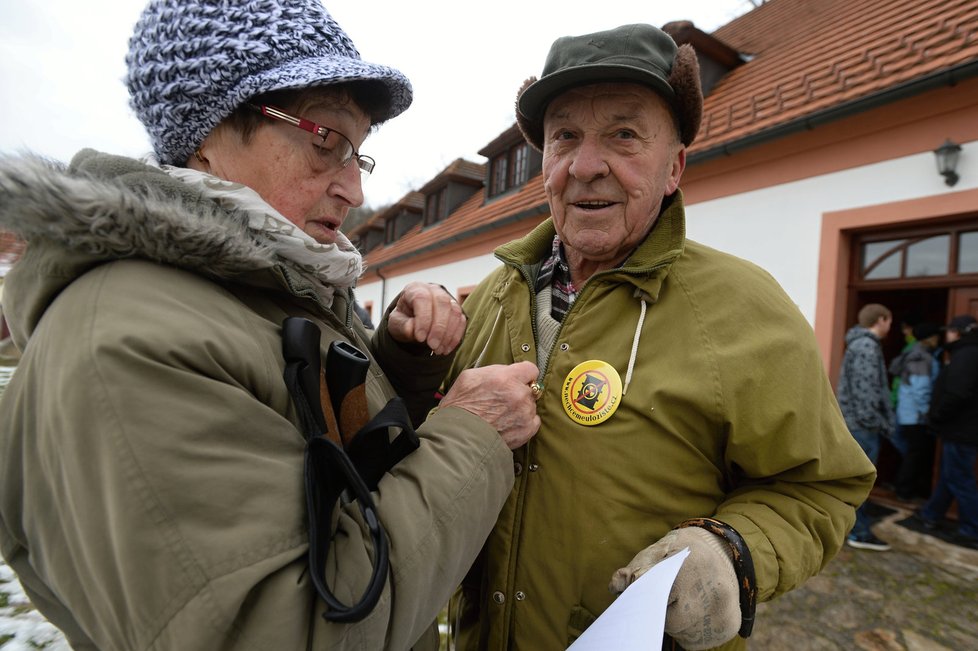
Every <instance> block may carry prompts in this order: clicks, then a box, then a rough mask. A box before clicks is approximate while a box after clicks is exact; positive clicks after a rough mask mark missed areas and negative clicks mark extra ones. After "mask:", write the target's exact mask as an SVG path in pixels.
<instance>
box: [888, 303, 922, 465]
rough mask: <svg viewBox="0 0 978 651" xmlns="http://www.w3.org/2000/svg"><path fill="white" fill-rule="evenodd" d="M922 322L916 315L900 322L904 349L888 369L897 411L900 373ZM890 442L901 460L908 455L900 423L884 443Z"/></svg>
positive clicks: (908, 316) (891, 396)
mask: <svg viewBox="0 0 978 651" xmlns="http://www.w3.org/2000/svg"><path fill="white" fill-rule="evenodd" d="M919 322H920V319H919V318H918V317H917V316H916V315H915V314H909V315H906V316H904V317H903V319H901V320H900V332H901V333H902V334H903V341H904V344H903V348H901V349H900V353H899V354H898V355H897V356H896V357H894V358H893V359H892V360H890V366H889V368H888V369H887V370H888V372H889V374H890V376H891V379H890V398H891V399H892V401H893V408H894V410H895V409H896V405H897V399H898V397H899V394H900V373H901V371H902V369H903V360H904V358H905V357H906V355H907V353H908V352H910V350H911V349H913V345H914V344H915V343H917V340H916V339H914V336H913V327H914V326H915V325H916V324H917V323H919ZM886 441H888V442H889V443H890V445H892V446H893V448H894V449H895V450H896V451H897V452H898V453H899V454H900V458H901V459H903V456H904V455H905V454H906V453H907V439H906V437H905V436H904V435H903V431H902V430H901V428H900V423H897V424H896V427H894V429H893V436H891V437H890V438H889V439H885V440H884V442H886Z"/></svg>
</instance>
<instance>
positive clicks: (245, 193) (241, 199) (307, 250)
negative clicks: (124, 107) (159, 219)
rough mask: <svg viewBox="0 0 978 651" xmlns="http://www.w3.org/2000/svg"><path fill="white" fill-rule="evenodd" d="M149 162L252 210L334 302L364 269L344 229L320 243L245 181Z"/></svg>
mask: <svg viewBox="0 0 978 651" xmlns="http://www.w3.org/2000/svg"><path fill="white" fill-rule="evenodd" d="M144 162H145V163H147V164H149V165H153V166H154V167H159V168H160V169H162V170H163V171H164V172H166V173H167V174H169V175H170V176H172V177H174V178H177V179H180V180H181V181H183V182H184V183H186V184H187V185H189V186H191V187H193V188H194V189H196V190H198V191H199V192H200V193H201V194H202V195H203V196H205V197H207V198H208V199H212V200H214V201H216V202H217V203H219V204H220V205H221V207H223V208H225V209H227V210H235V211H237V212H240V213H244V214H245V215H247V217H248V228H249V229H250V230H251V231H252V232H253V233H254V234H255V235H256V236H257V237H258V238H260V239H261V241H262V243H263V244H265V245H267V246H268V247H269V248H270V249H272V251H273V252H274V253H275V254H276V255H277V256H278V258H279V259H280V260H281V261H282V262H283V263H284V264H286V265H288V266H289V267H290V268H292V269H294V270H295V271H296V272H298V273H299V274H300V275H301V276H302V277H304V278H306V279H307V280H309V281H311V282H312V284H313V286H314V287H315V289H316V293H317V294H318V295H319V297H320V298H321V299H322V301H323V302H324V303H325V304H326V305H331V304H332V302H333V292H334V290H336V289H346V288H348V287H354V286H355V285H356V281H357V278H359V277H360V275H361V274H362V273H363V259H362V258H361V256H360V252H359V251H357V249H356V247H355V246H353V244H352V243H351V242H350V240H349V239H347V237H346V235H344V234H343V233H341V232H339V231H337V232H336V242H335V243H334V244H320V243H319V242H317V241H316V240H314V239H313V238H312V237H310V236H309V235H307V234H306V233H305V232H303V231H302V230H300V229H299V228H297V227H296V225H295V224H293V223H292V222H291V221H289V219H288V218H287V217H285V216H284V215H282V213H280V212H278V211H277V210H275V209H274V208H272V207H271V206H270V205H268V203H267V202H266V201H265V200H264V199H262V198H261V196H260V195H259V194H258V193H257V192H255V191H254V190H252V189H251V188H249V187H248V186H246V185H242V184H240V183H234V182H231V181H225V180H224V179H221V178H219V177H217V176H214V175H212V174H207V173H206V172H200V171H197V170H193V169H190V168H186V167H174V166H173V165H160V164H159V162H158V161H157V160H156V157H155V156H153V155H150V156H147V157H146V158H144Z"/></svg>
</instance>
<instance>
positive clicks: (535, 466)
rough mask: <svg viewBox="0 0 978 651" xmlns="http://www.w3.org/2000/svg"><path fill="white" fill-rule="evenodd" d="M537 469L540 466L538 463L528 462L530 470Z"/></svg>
mask: <svg viewBox="0 0 978 651" xmlns="http://www.w3.org/2000/svg"><path fill="white" fill-rule="evenodd" d="M539 469H540V466H539V465H538V464H535V463H531V464H530V472H536V471H537V470H539Z"/></svg>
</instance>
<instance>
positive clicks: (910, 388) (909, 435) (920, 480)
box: [891, 321, 941, 502]
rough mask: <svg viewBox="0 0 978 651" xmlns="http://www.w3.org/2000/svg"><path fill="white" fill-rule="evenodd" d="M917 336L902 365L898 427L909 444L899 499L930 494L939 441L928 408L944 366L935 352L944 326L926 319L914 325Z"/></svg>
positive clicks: (901, 470) (900, 475) (901, 471)
mask: <svg viewBox="0 0 978 651" xmlns="http://www.w3.org/2000/svg"><path fill="white" fill-rule="evenodd" d="M913 336H914V339H915V340H916V343H914V345H913V347H912V348H911V349H910V350H909V351H908V352H907V353H906V354H905V355H902V361H901V363H900V364H899V373H900V388H899V389H898V394H897V395H898V398H897V404H896V419H897V420H896V422H897V429H899V430H900V432H901V433H902V436H903V439H904V440H905V441H906V444H907V447H906V452H905V453H904V455H903V458H902V459H901V461H900V468H899V471H898V472H897V477H896V483H895V489H896V495H897V498H898V499H900V500H903V501H905V502H912V501H913V500H914V499H916V498H927V497H929V496H930V488H931V483H932V473H931V468H932V467H933V466H934V445H935V443H936V442H935V440H934V437H933V435H932V434H931V433H930V432H929V431H928V429H927V410H928V409H929V408H930V395H931V390H932V389H933V386H934V380H935V379H936V378H937V371H938V370H939V367H940V365H939V364H938V362H937V358H936V357H935V354H936V351H937V349H938V346H939V344H940V341H941V328H940V326H938V325H937V324H936V323H930V322H926V321H925V322H923V323H918V324H917V325H915V326H914V328H913ZM893 366H894V365H893V364H891V368H893Z"/></svg>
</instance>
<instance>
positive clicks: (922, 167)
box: [357, 141, 978, 323]
mask: <svg viewBox="0 0 978 651" xmlns="http://www.w3.org/2000/svg"><path fill="white" fill-rule="evenodd" d="M938 144H939V143H938ZM958 174H959V176H960V177H961V179H960V180H959V181H958V183H957V185H955V186H953V187H948V186H947V185H945V184H944V178H943V177H942V176H940V175H939V174H938V173H937V165H936V162H935V159H934V155H933V154H932V153H930V152H927V153H923V154H917V155H914V156H907V157H904V158H899V159H894V160H891V161H886V162H883V163H876V164H873V165H866V166H863V167H858V168H854V169H850V170H845V171H842V172H835V173H832V174H825V175H822V176H817V177H812V178H810V179H805V180H802V181H795V182H792V183H786V184H783V185H779V186H775V187H770V188H765V189H763V190H757V191H753V192H745V193H743V194H738V195H732V196H728V197H723V198H722V199H715V200H713V201H705V202H702V203H698V204H695V205H693V206H690V207H688V208H687V224H686V234H687V237H689V238H690V239H693V240H696V241H698V242H701V243H703V244H706V245H708V246H712V247H714V248H717V249H720V250H723V251H726V252H728V253H732V254H733V255H736V256H739V257H742V258H745V259H747V260H750V261H752V262H754V263H756V264H758V265H760V266H761V267H763V268H765V269H767V270H768V271H769V272H770V273H771V275H773V276H774V277H775V278H776V279H777V281H778V282H779V283H781V285H782V286H783V287H784V289H785V291H787V292H788V295H789V296H791V297H792V299H793V300H794V301H795V303H796V304H797V305H798V307H799V308H800V309H801V311H802V313H803V314H804V315H805V317H806V318H807V319H808V321H809V323H814V320H815V300H816V293H817V282H818V259H819V239H820V237H821V227H822V215H823V213H826V212H833V211H838V210H848V209H852V208H858V207H863V206H873V205H878V204H883V203H891V202H896V201H904V200H908V199H917V198H921V197H928V196H933V195H939V194H941V193H945V192H957V191H960V190H968V189H973V188H978V141H975V142H970V143H966V144H964V145H962V151H961V156H960V162H959V164H958ZM498 264H499V261H498V260H496V258H495V257H493V256H492V255H491V254H490V255H484V256H479V257H477V258H472V259H470V260H465V261H462V262H455V263H451V264H446V265H441V266H439V267H434V268H431V269H428V270H424V271H420V272H417V273H411V274H405V275H403V276H398V277H395V278H389V279H388V280H387V287H386V290H385V292H384V294H385V296H386V301H390V299H391V298H393V297H394V296H396V295H397V293H398V292H399V291H401V289H402V288H403V287H404V285H406V284H407V283H408V282H410V281H412V280H419V281H424V282H435V283H440V284H442V285H445V286H446V287H447V288H448V289H449V290H451V291H452V292H453V293H454V292H456V291H457V289H458V288H459V287H466V286H469V285H475V284H478V282H479V281H480V280H481V279H482V278H484V277H485V276H486V274H488V273H489V272H490V271H491V270H492V269H494V268H495V267H496V266H497V265H498ZM357 296H358V297H359V298H360V301H361V302H365V301H373V303H374V317H375V318H377V317H378V316H379V315H380V314H382V309H383V307H386V303H385V301H382V300H381V283H380V282H375V283H370V284H366V285H363V286H361V287H359V288H358V289H357Z"/></svg>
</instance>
